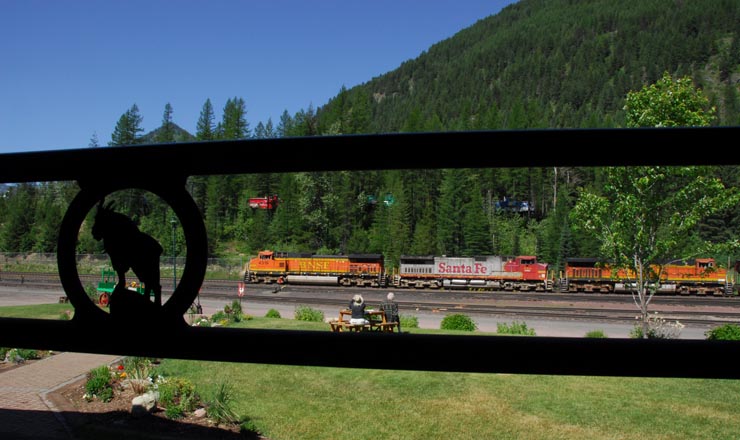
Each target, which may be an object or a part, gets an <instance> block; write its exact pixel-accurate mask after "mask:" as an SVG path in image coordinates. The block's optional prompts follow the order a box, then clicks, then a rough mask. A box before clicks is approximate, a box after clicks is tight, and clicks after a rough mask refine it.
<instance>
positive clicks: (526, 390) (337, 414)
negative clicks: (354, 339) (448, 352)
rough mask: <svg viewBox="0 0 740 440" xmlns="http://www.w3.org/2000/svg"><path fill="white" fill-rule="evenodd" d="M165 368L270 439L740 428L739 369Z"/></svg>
mask: <svg viewBox="0 0 740 440" xmlns="http://www.w3.org/2000/svg"><path fill="white" fill-rule="evenodd" d="M69 308H70V306H69V305H66V304H52V305H42V306H23V307H2V308H0V316H17V317H28V318H41V317H48V318H52V319H58V316H59V315H60V314H61V313H62V312H63V311H64V310H67V309H69ZM237 326H238V327H243V328H273V329H292V330H323V331H329V326H328V324H325V323H316V322H304V321H297V320H293V319H270V318H254V319H251V320H248V321H243V322H241V323H239V324H238V325H237ZM407 330H412V331H414V332H424V333H452V332H442V331H440V330H436V331H428V330H425V329H407ZM476 333H477V332H476ZM216 343H217V342H216ZM223 349H224V350H249V349H250V347H249V346H240V347H223ZM194 350H197V347H194ZM338 355H340V356H353V355H358V356H383V353H373V354H370V353H367V354H365V353H363V351H362V347H352V346H348V347H347V350H346V352H345V353H341V354H338ZM441 355H444V354H443V353H442V354H441ZM477 356H479V357H480V361H481V362H506V361H507V360H506V359H497V358H496V356H495V353H490V354H489V353H486V354H477ZM542 362H547V359H544V358H543V359H542ZM635 362H639V360H638V359H636V360H635ZM665 368H670V365H666V366H665ZM707 368H711V365H707ZM158 372H159V373H160V374H163V375H165V376H169V377H173V376H178V377H182V378H186V379H188V380H190V381H191V382H192V383H193V384H194V385H195V387H196V390H197V391H198V393H199V394H200V395H201V396H202V397H204V399H205V400H206V401H208V400H210V399H211V398H212V396H213V395H214V394H215V392H216V390H217V389H218V388H219V386H220V385H221V384H228V385H231V386H232V389H233V391H234V393H235V395H234V396H233V409H234V410H235V411H236V413H237V414H238V415H239V416H240V417H242V418H244V419H245V420H248V421H249V423H250V425H251V426H253V427H255V428H256V429H257V430H259V431H260V432H262V433H263V434H264V435H265V436H267V437H268V438H270V439H271V440H310V439H320V440H326V439H340V438H341V439H352V440H363V439H384V440H392V439H419V440H430V439H445V440H449V439H465V440H469V439H503V440H506V439H512V440H513V439H516V440H535V439H538V440H539V439H541V440H545V439H546V440H553V439H563V440H566V439H567V440H572V439H583V440H599V439H605V440H606V439H609V440H615V439H619V440H630V439H635V440H638V439H640V440H642V439H645V440H669V439H670V440H680V439H687V440H688V439H691V440H700V439H707V440H710V439H711V440H722V439H727V440H730V439H733V440H735V439H740V417H738V415H737V411H738V408H740V381H736V380H706V379H662V378H617V377H579V376H542V375H513V374H478V373H440V372H418V371H393V370H389V371H386V370H363V369H342V368H325V367H294V366H282V365H261V364H242V363H228V362H208V361H184V360H175V359H165V360H163V361H162V363H161V365H160V366H159V367H158Z"/></svg>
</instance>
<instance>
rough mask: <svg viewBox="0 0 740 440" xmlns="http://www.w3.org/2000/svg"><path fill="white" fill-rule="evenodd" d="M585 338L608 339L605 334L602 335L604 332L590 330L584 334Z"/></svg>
mask: <svg viewBox="0 0 740 440" xmlns="http://www.w3.org/2000/svg"><path fill="white" fill-rule="evenodd" d="M586 337H587V338H608V336H607V335H606V333H604V330H601V329H599V330H591V331H590V332H588V333H586Z"/></svg>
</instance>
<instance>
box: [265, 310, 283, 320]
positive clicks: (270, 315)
mask: <svg viewBox="0 0 740 440" xmlns="http://www.w3.org/2000/svg"><path fill="white" fill-rule="evenodd" d="M265 318H282V316H280V312H278V311H277V310H275V309H270V310H268V311H267V313H265Z"/></svg>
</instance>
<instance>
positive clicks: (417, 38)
mask: <svg viewBox="0 0 740 440" xmlns="http://www.w3.org/2000/svg"><path fill="white" fill-rule="evenodd" d="M512 2H513V0H321V1H313V2H311V1H305V0H303V1H302V0H272V1H250V0H209V1H206V0H201V1H195V0H74V1H73V0H3V1H2V2H1V3H0V153H8V152H21V151H41V150H57V149H66V148H86V147H88V145H89V144H90V141H91V139H92V138H93V135H95V136H97V139H98V142H99V144H100V145H102V146H104V145H107V144H108V142H109V141H110V139H111V133H112V131H113V128H114V127H115V124H116V122H117V121H118V119H119V118H120V117H121V115H122V114H123V113H124V112H126V110H128V109H129V108H131V106H132V105H133V104H136V105H137V106H138V108H139V112H140V115H141V116H142V117H143V122H142V128H144V131H145V132H148V131H151V130H153V129H155V128H157V127H158V126H160V125H161V122H162V116H163V114H164V108H165V105H166V104H167V103H170V104H171V105H172V108H173V120H174V122H175V123H177V124H178V125H180V126H181V127H182V128H184V129H186V130H188V131H189V132H191V133H195V131H196V128H195V126H196V122H197V120H198V116H199V115H200V111H201V109H202V107H203V104H204V103H205V101H206V99H210V100H211V103H212V104H213V107H214V111H215V116H216V122H218V121H220V120H221V116H222V110H223V107H224V105H225V104H226V101H227V100H228V99H229V98H234V97H240V98H243V99H244V101H245V104H246V109H247V121H248V122H249V124H250V128H252V129H254V127H255V126H256V125H257V123H258V122H260V121H262V122H267V119H268V118H272V121H273V123H274V124H277V122H278V121H279V119H280V115H281V114H282V113H283V111H285V110H287V111H288V113H289V114H290V115H293V114H295V112H297V111H299V110H301V109H307V108H308V107H309V106H310V105H313V106H314V107H320V106H321V105H323V104H325V103H326V102H327V101H328V100H329V99H330V98H331V97H333V96H335V95H336V94H337V93H338V92H339V90H340V88H341V87H342V86H343V85H344V86H346V87H347V88H350V87H353V86H355V85H358V84H361V83H364V82H366V81H368V80H370V79H372V78H373V77H375V76H379V75H381V74H383V73H386V72H388V71H390V70H393V69H395V68H396V67H398V66H399V65H400V64H401V63H403V62H404V61H406V60H409V59H413V58H416V57H417V56H418V55H420V54H421V53H422V52H423V51H425V50H426V49H428V48H429V47H430V46H431V45H433V44H434V43H437V42H439V41H442V40H444V39H446V38H449V37H451V36H453V35H454V34H455V33H457V32H458V31H460V30H462V29H464V28H466V27H468V26H471V25H473V24H474V23H475V22H477V21H478V20H480V19H483V18H485V17H487V16H490V15H493V14H496V13H498V12H499V11H500V10H501V9H502V8H503V7H504V6H506V5H508V4H510V3H512Z"/></svg>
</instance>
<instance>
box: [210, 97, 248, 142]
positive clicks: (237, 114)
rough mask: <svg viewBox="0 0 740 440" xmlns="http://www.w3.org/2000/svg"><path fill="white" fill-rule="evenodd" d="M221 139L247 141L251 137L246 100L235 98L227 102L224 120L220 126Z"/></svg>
mask: <svg viewBox="0 0 740 440" xmlns="http://www.w3.org/2000/svg"><path fill="white" fill-rule="evenodd" d="M218 131H219V135H218V137H219V139H226V140H232V139H247V138H249V136H250V130H249V122H247V109H246V106H245V104H244V99H242V98H234V99H229V100H227V101H226V105H225V106H224V114H223V120H222V122H221V124H219V130H218Z"/></svg>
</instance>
